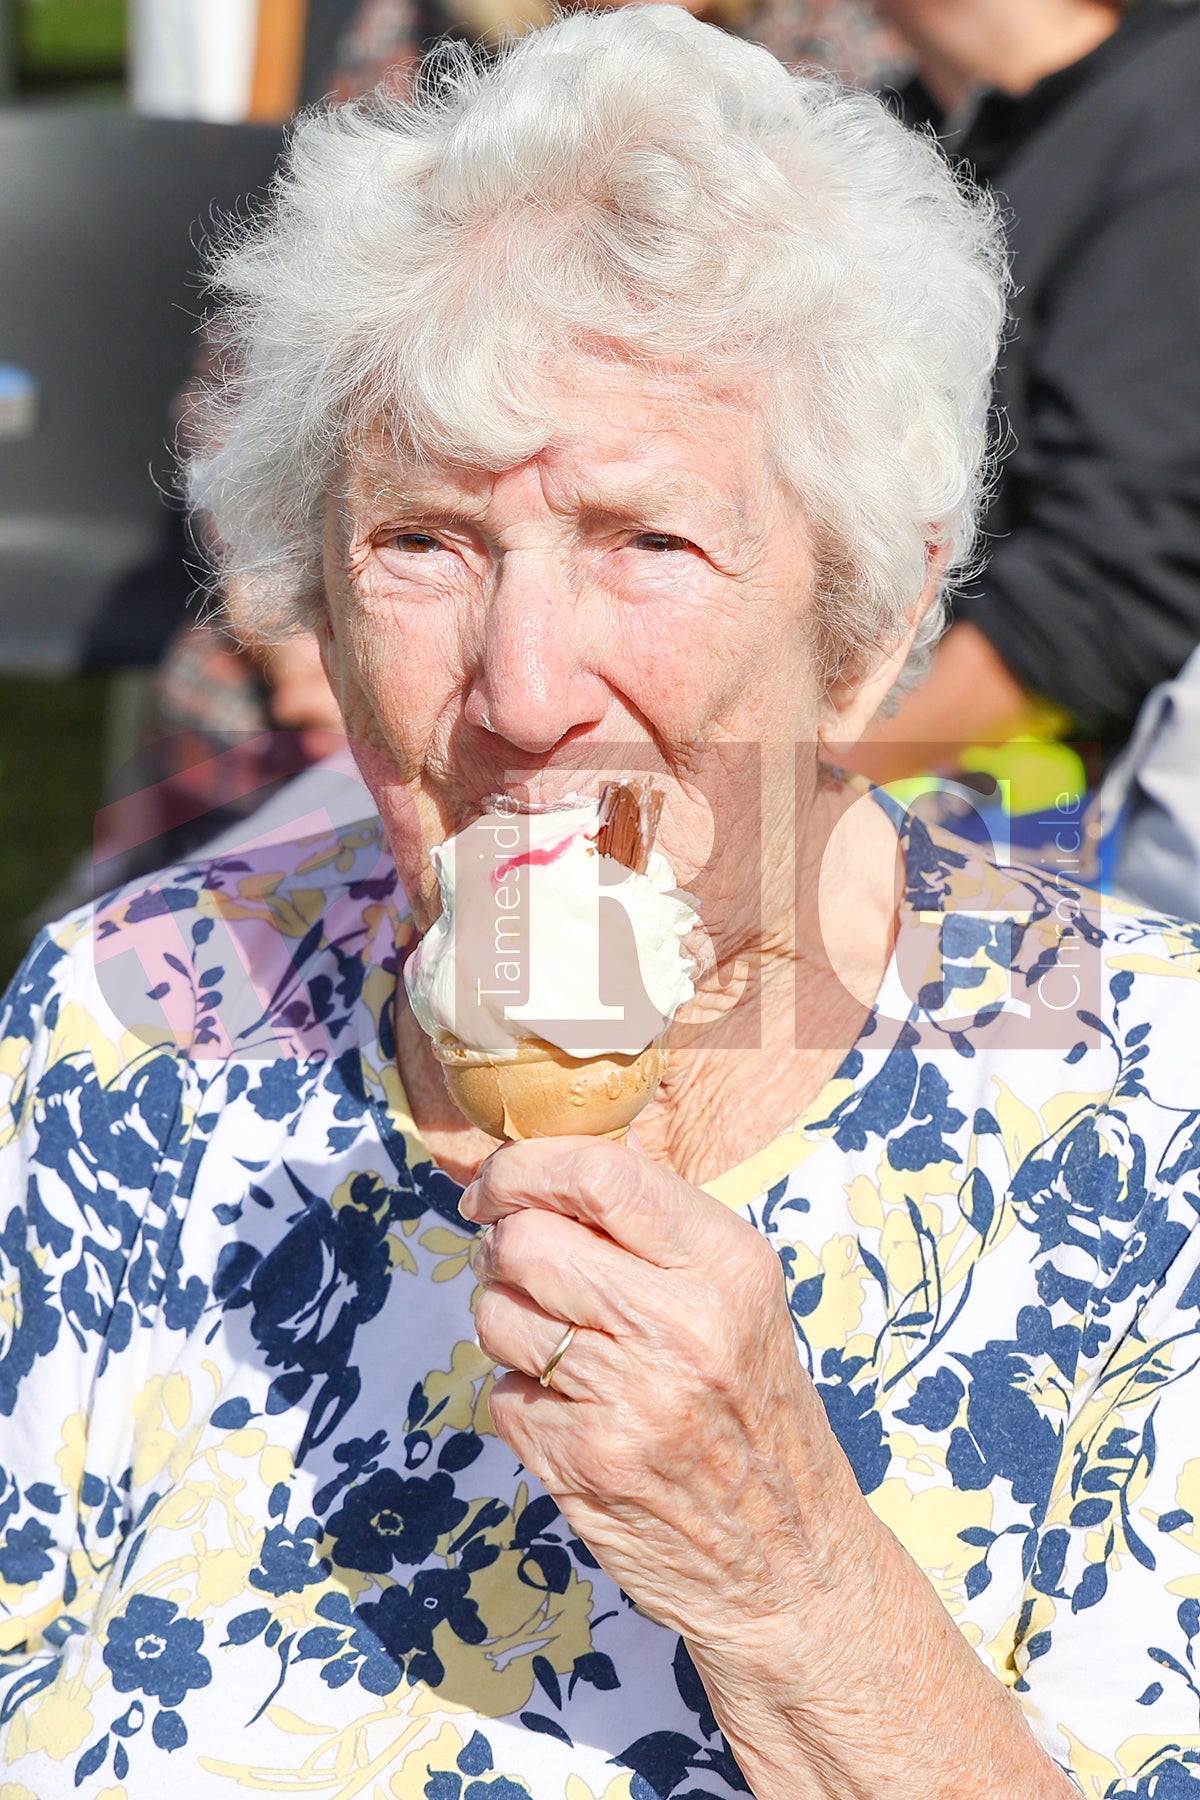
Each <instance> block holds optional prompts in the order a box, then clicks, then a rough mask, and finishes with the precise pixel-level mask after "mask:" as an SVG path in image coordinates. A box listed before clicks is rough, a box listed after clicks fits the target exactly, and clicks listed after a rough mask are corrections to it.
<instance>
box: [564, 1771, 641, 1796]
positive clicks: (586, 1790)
mask: <svg viewBox="0 0 1200 1800" xmlns="http://www.w3.org/2000/svg"><path fill="white" fill-rule="evenodd" d="M632 1782H633V1776H632V1774H627V1775H618V1776H617V1777H616V1779H615V1780H613V1781H610V1782H609V1784H608V1786H607V1787H606V1788H605V1789H604V1792H603V1793H595V1794H593V1792H592V1790H591V1788H590V1787H589V1786H588V1784H587V1782H586V1781H584V1779H583V1777H582V1776H581V1775H568V1776H567V1785H566V1789H565V1791H564V1794H563V1800H629V1794H630V1789H631V1785H632Z"/></svg>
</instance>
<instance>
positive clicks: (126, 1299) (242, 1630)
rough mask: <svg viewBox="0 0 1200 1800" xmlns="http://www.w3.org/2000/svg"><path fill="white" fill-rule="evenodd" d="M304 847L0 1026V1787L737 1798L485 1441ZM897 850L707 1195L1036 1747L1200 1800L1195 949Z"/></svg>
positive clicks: (431, 1177) (38, 958)
mask: <svg viewBox="0 0 1200 1800" xmlns="http://www.w3.org/2000/svg"><path fill="white" fill-rule="evenodd" d="M312 831H313V835H311V836H309V837H307V838H306V839H305V840H304V841H302V842H294V843H289V844H279V843H275V844H273V845H271V846H268V847H261V846H260V847H259V848H258V849H248V850H247V851H246V853H244V854H240V853H239V854H230V855H227V856H225V857H223V858H222V859H221V860H219V861H217V862H215V863H210V864H208V865H196V866H190V867H189V866H184V867H179V868H176V869H174V870H172V871H170V872H169V873H167V874H166V875H163V876H162V877H160V878H159V879H158V880H156V881H155V882H154V883H152V884H151V885H150V886H148V887H144V888H142V889H139V890H132V891H130V890H127V891H125V892H124V893H122V894H121V895H119V896H118V897H116V898H115V899H112V900H109V901H108V902H106V903H103V904H102V905H100V906H99V907H98V908H97V910H96V911H95V913H94V914H92V913H82V914H80V915H77V916H75V917H74V918H72V919H70V920H68V921H67V922H66V923H65V924H64V925H62V926H61V927H59V928H58V929H56V930H55V931H53V932H52V933H50V934H48V935H45V936H43V937H42V938H41V939H40V940H39V942H38V943H37V944H36V946H35V947H34V949H33V950H32V952H31V954H30V956H29V958H28V960H27V962H26V964H25V966H24V968H23V969H22V971H21V973H20V975H19V976H18V978H17V980H16V982H15V984H14V986H13V988H12V989H11V991H10V994H9V997H8V1000H7V1003H6V1012H5V1016H4V1020H3V1027H4V1041H3V1046H2V1049H0V1103H2V1104H3V1108H4V1110H3V1111H2V1112H0V1142H2V1143H3V1146H4V1149H3V1154H2V1156H0V1194H2V1207H0V1418H2V1421H3V1422H2V1426H0V1431H2V1440H0V1441H2V1443H3V1453H2V1461H3V1474H2V1475H0V1652H2V1655H0V1666H2V1673H0V1769H2V1770H3V1773H4V1777H5V1779H4V1781H3V1784H2V1785H0V1794H2V1795H3V1800H58V1797H60V1796H68V1795H76V1794H78V1795H80V1796H82V1800H100V1797H101V1796H103V1800H151V1797H154V1800H157V1797H158V1796H160V1795H162V1794H164V1793H169V1794H171V1795H172V1796H173V1797H177V1800H201V1797H203V1800H219V1796H221V1795H224V1794H228V1795H231V1796H233V1795H236V1794H245V1793H247V1792H257V1793H272V1794H288V1795H292V1796H297V1795H303V1796H309V1797H311V1800H352V1797H361V1800H527V1797H529V1796H532V1797H533V1800H656V1797H657V1800H668V1797H674V1800H683V1797H684V1796H685V1795H687V1796H692V1797H693V1800H696V1797H698V1796H706V1797H710V1800H731V1797H732V1796H735V1795H738V1794H744V1793H745V1792H746V1791H747V1790H746V1787H745V1783H744V1781H743V1780H742V1777H741V1775H740V1773H739V1771H738V1769H737V1767H736V1765H735V1764H734V1763H733V1761H732V1759H731V1757H730V1755H729V1752H728V1749H727V1748H726V1746H725V1744H724V1742H723V1740H722V1738H721V1735H720V1733H719V1731H718V1730H717V1727H716V1724H715V1721H714V1718H713V1714H712V1711H711V1709H710V1707H709V1704H708V1701H707V1699H706V1697H705V1694H704V1691H703V1689H702V1687H701V1685H700V1683H699V1681H698V1680H697V1677H696V1674H695V1671H694V1669H693V1667H692V1664H691V1662H690V1660H689V1658H688V1656H687V1654H686V1652H685V1650H684V1648H683V1646H682V1644H681V1642H680V1640H679V1639H678V1638H677V1637H676V1636H675V1635H674V1634H673V1633H672V1632H670V1631H668V1630H666V1629H665V1628H663V1627H661V1626H659V1625H657V1624H655V1623H653V1622H652V1621H651V1620H650V1619H648V1618H646V1617H644V1616H643V1615H641V1614H640V1613H639V1612H638V1611H637V1610H636V1609H635V1608H634V1607H633V1606H632V1605H631V1603H630V1602H629V1601H628V1600H627V1599H626V1597H625V1596H624V1595H623V1594H622V1593H621V1592H620V1591H619V1590H618V1588H617V1587H616V1586H615V1585H614V1584H613V1583H612V1582H611V1581H610V1580H609V1579H608V1577H607V1576H606V1575H605V1574H604V1573H603V1572H602V1571H601V1570H600V1569H599V1568H598V1567H597V1565H596V1562H595V1560H594V1558H593V1557H592V1556H591V1554H590V1552H589V1551H588V1549H587V1547H586V1545H585V1544H584V1543H582V1542H581V1541H580V1540H579V1539H578V1538H576V1537H575V1536H574V1535H573V1533H572V1532H571V1530H570V1528H569V1526H568V1525H567V1522H566V1520H565V1519H564V1518H563V1517H562V1516H561V1515H560V1513H559V1511H558V1508H557V1507H556V1506H555V1504H554V1502H553V1500H552V1499H550V1498H549V1497H548V1496H547V1495H546V1494H545V1493H544V1492H543V1491H542V1490H541V1489H540V1488H539V1486H538V1484H537V1482H536V1481H534V1480H532V1479H531V1478H530V1476H529V1475H528V1474H527V1473H526V1472H525V1471H524V1470H523V1469H522V1468H521V1467H520V1465H519V1464H518V1463H517V1461H516V1459H515V1457H514V1456H513V1454H512V1452H511V1451H510V1450H509V1449H508V1448H507V1447H506V1446H505V1445H504V1444H503V1443H502V1442H500V1441H499V1439H498V1438H497V1437H496V1436H495V1434H494V1433H493V1431H492V1427H491V1423H490V1420H489V1414H488V1390H489V1385H490V1382H491V1379H492V1372H491V1368H490V1365H489V1364H488V1362H487V1360H486V1358H485V1357H484V1356H483V1355H482V1354H481V1352H480V1351H479V1349H478V1347H477V1344H476V1342H475V1337H474V1331H473V1326H472V1310H471V1309H472V1300H473V1294H474V1279H473V1276H472V1272H471V1269H470V1266H469V1264H468V1260H467V1257H468V1251H469V1248H470V1240H471V1227H469V1226H467V1225H465V1224H464V1223H463V1222H462V1220H461V1219H460V1218H459V1215H458V1211H457V1202H458V1198H459V1192H460V1190H459V1188H458V1187H457V1186H456V1185H455V1183H454V1182H453V1181H451V1180H450V1179H449V1178H448V1177H447V1176H446V1175H445V1174H444V1173H442V1172H441V1171H439V1169H437V1168H436V1167H435V1166H434V1165H433V1163H432V1162H431V1160H430V1158H429V1155H428V1153H427V1152H426V1151H425V1149H424V1148H423V1146H422V1143H421V1140H420V1137H419V1134H418V1133H417V1131H416V1129H415V1128H414V1125H413V1121H412V1118H411V1116H410V1114H409V1112H408V1109H407V1105H406V1102H405V1097H404V1094H403V1092H402V1089H401V1086H400V1082H399V1079H398V1075H397V1068H396V1062H395V1043H394V1036H393V1027H392V1015H391V1008H392V1002H393V999H394V995H395V990H396V979H397V961H398V956H399V955H402V953H403V948H404V945H405V944H406V942H407V941H409V939H410V936H411V927H410V925H409V924H408V922H407V920H406V917H405V913H404V909H403V906H402V903H401V900H400V896H399V895H398V893H397V889H396V883H395V874H394V869H393V866H392V864H391V861H390V859H389V857H388V855H387V853H386V851H385V849H384V848H383V845H382V843H381V837H380V830H379V826H378V823H377V822H376V821H368V822H365V823H364V824H363V825H362V826H361V827H358V828H354V829H350V830H348V831H341V832H331V831H322V830H321V829H320V828H319V825H316V824H314V825H313V826H312ZM906 851H907V858H908V874H909V895H908V902H907V906H906V910H905V913H904V917H903V929H902V932H901V937H900V948H899V950H898V953H897V961H896V962H895V963H894V965H893V969H892V971H891V972H890V974H889V979H888V983H887V984H885V989H884V992H883V994H882V995H881V998H880V1002H879V1005H878V1007H877V1010H876V1013H875V1014H873V1015H872V1019H871V1021H870V1022H869V1023H868V1026H867V1028H866V1030H865V1031H864V1033H863V1035H862V1038H861V1039H860V1042H859V1044H858V1045H857V1047H856V1048H855V1049H854V1050H853V1051H852V1052H851V1053H850V1054H849V1055H848V1056H847V1057H846V1059H845V1061H844V1063H843V1065H842V1067H841V1069H840V1071H839V1072H838V1074H837V1075H836V1077H835V1078H834V1079H833V1080H832V1081H831V1082H830V1083H829V1085H828V1087H827V1088H826V1090H825V1091H824V1092H823V1093H822V1094H821V1095H820V1096H819V1097H818V1098H817V1099H816V1100H815V1101H814V1103H813V1104H812V1105H811V1106H810V1107H809V1108H808V1109H807V1111H806V1112H805V1114H804V1115H803V1117H802V1118H801V1119H800V1120H799V1121H798V1123H797V1124H796V1125H795V1126H794V1127H793V1128H792V1129H791V1130H789V1131H787V1132H785V1133H784V1134H783V1135H782V1136H781V1137H780V1138H779V1139H777V1140H776V1141H775V1142H774V1143H772V1144H771V1145H770V1146H769V1147H767V1148H766V1149H764V1150H763V1151H762V1152H761V1153H760V1154H758V1155H756V1156H753V1157H751V1158H750V1159H749V1160H748V1161H746V1162H745V1163H743V1164H742V1165H741V1166H739V1167H738V1168H735V1169H733V1170H731V1171H730V1172H729V1173H728V1174H726V1175H724V1176H722V1177H721V1178H720V1179H719V1180H717V1181H714V1182H713V1183H712V1184H711V1191H712V1192H714V1193H715V1194H716V1195H717V1196H718V1197H719V1198H720V1199H722V1200H723V1201H724V1202H725V1203H726V1204H728V1205H729V1206H731V1207H735V1208H737V1209H738V1210H739V1211H740V1212H741V1213H742V1214H743V1215H744V1216H745V1217H746V1218H747V1219H748V1220H749V1221H751V1223H752V1224H753V1225H754V1226H755V1227H756V1229H758V1230H759V1231H761V1232H762V1233H763V1234H764V1235H765V1236H767V1237H768V1238H769V1240H770V1241H771V1243H772V1244H774V1245H775V1246H776V1248H777V1250H778V1253H779V1257H780V1260H781V1263H782V1266H783V1270H784V1273H785V1276H786V1287H787V1297H788V1302H789V1305H790V1308H791V1314H792V1318H793V1320H794V1324H795V1333H796V1347H797V1355H798V1356H799V1357H800V1358H801V1359H802V1361H803V1363H804V1365H805V1367H806V1368H808V1369H809V1370H810V1371H811V1373H812V1376H813V1379H814V1381H815V1382H816V1384H817V1387H818V1391H819V1393H820V1395H821V1398H822V1401H823V1403H824V1405H825V1407H826V1409H827V1412H828V1415H829V1418H830V1421H831V1423H832V1426H833V1429H834V1430H835V1431H836V1433H837V1435H838V1437H839V1439H840V1441H841V1443H842V1445H843V1446H844V1448H845V1450H846V1453H847V1455H848V1456H849V1458H850V1460H851V1462H852V1464H853V1467H854V1470H855V1474H856V1476H857V1479H858V1481H859V1484H860V1486H861V1488H862V1490H863V1492H864V1493H865V1494H866V1495H867V1497H868V1499H869V1502H870V1504H871V1506H872V1507H873V1508H874V1509H875V1511H876V1512H877V1513H878V1515H879V1516H880V1517H881V1518H882V1519H884V1520H886V1522H887V1524H888V1525H889V1526H890V1527H891V1528H892V1529H893V1530H894V1531H895V1533H896V1534H897V1536H898V1537H899V1539H900V1540H901V1542H902V1543H903V1544H905V1545H906V1546H907V1548H908V1550H909V1552H910V1553H911V1554H912V1556H913V1557H914V1558H915V1559H916V1561H917V1562H918V1563H919V1565H920V1566H921V1567H922V1568H923V1569H924V1570H925V1571H927V1573H928V1575H929V1578H930V1579H931V1581H932V1582H933V1583H934V1585H935V1587H936V1589H937V1591H938V1593H939V1594H940V1596H941V1597H942V1600H943V1601H944V1603H945V1605H946V1607H947V1608H948V1610H949V1612H950V1614H951V1615H952V1617H953V1618H954V1620H955V1621H956V1623H957V1625H958V1628H959V1629H960V1630H961V1631H962V1632H963V1634H964V1636H965V1637H966V1638H967V1639H968V1641H969V1642H970V1643H971V1644H972V1645H974V1646H975V1647H976V1649H977V1650H978V1653H979V1655H980V1656H981V1657H982V1658H983V1659H984V1661H985V1662H986V1663H987V1664H988V1666H989V1667H991V1668H992V1669H994V1671H995V1672H996V1674H997V1675H998V1676H999V1678H1000V1679H1001V1680H1002V1681H1004V1682H1006V1683H1007V1684H1009V1685H1010V1686H1011V1687H1012V1688H1013V1689H1014V1690H1015V1691H1016V1693H1017V1695H1018V1696H1019V1699H1020V1703H1021V1705H1022V1706H1023V1707H1024V1708H1025V1710H1026V1712H1027V1714H1028V1716H1029V1718H1030V1720H1031V1722H1032V1724H1033V1727H1034V1729H1035V1730H1036V1732H1037V1734H1038V1736H1039V1738H1040V1739H1041V1741H1042V1742H1043V1743H1044V1744H1045V1745H1047V1746H1048V1748H1049V1749H1050V1751H1051V1752H1052V1753H1053V1755H1054V1756H1055V1757H1057V1758H1058V1759H1059V1760H1060V1761H1061V1763H1062V1764H1063V1765H1064V1766H1065V1767H1067V1768H1069V1769H1070V1770H1071V1771H1072V1773H1073V1774H1074V1776H1075V1779H1076V1781H1077V1782H1078V1784H1079V1786H1080V1787H1081V1789H1082V1791H1083V1792H1084V1793H1085V1794H1086V1795H1088V1796H1090V1797H1092V1800H1099V1797H1100V1796H1106V1797H1108V1800H1113V1797H1115V1796H1122V1797H1123V1800H1133V1797H1135V1796H1136V1797H1137V1800H1168V1796H1170V1797H1171V1800H1178V1797H1180V1796H1185V1795H1197V1794H1200V1729H1198V1717H1197V1701H1198V1698H1200V1675H1198V1674H1197V1665H1196V1653H1197V1648H1198V1646H1200V1438H1198V1435H1197V1428H1196V1421H1197V1418H1198V1417H1200V1391H1198V1390H1200V1367H1198V1365H1200V1231H1198V1229H1197V1216H1198V1214H1200V1094H1198V1093H1197V1087H1196V1075H1195V1054H1194V1047H1195V1042H1196V1035H1197V1027H1196V1012H1197V1006H1198V1004H1200V982H1198V981H1197V974H1196V971H1197V968H1198V967H1200V930H1198V929H1197V928H1195V927H1184V926H1177V925H1174V924H1171V923H1169V922H1165V921H1162V920H1158V919H1155V918H1147V917H1141V916H1139V915H1137V914H1136V913H1133V912H1129V911H1121V910H1115V909H1114V910H1110V909H1108V908H1105V910H1104V912H1103V914H1102V915H1100V914H1098V913H1096V914H1094V913H1092V912H1090V911H1089V910H1088V909H1087V906H1086V905H1085V906H1084V909H1083V911H1081V912H1078V914H1077V915H1076V912H1075V911H1073V910H1072V909H1071V908H1070V907H1068V908H1066V909H1064V906H1063V897H1064V892H1066V891H1068V890H1066V889H1064V886H1063V882H1062V880H1061V879H1058V880H1056V881H1053V882H1052V881H1050V880H1049V879H1048V878H1047V877H1045V876H1043V875H1035V874H1031V873H1028V872H1023V871H1021V870H998V869H997V868H996V867H995V866H994V865H990V864H986V863H981V862H975V861H972V859H971V856H970V854H969V853H967V852H964V851H963V850H962V849H961V848H960V847H958V846H956V844H955V842H954V840H951V839H944V838H936V837H931V836H930V835H929V834H928V833H927V832H926V831H925V830H924V829H923V828H922V827H920V826H919V825H916V824H912V823H910V825H909V826H908V828H907V843H906ZM1064 920H1067V921H1068V923H1066V924H1064ZM917 928H920V929H924V930H931V931H932V934H933V939H934V941H935V942H936V943H937V945H938V948H939V953H940V965H941V969H942V974H941V977H940V978H939V979H938V980H935V981H931V982H924V983H922V985H921V989H920V994H919V998H918V1000H917V1002H916V1003H915V1004H912V1005H907V1003H905V1002H904V1001H903V1000H902V999H901V998H899V992H900V990H899V988H898V987H897V984H898V983H899V982H900V970H901V965H902V963H903V946H904V944H905V942H906V934H907V933H909V931H910V929H911V930H916V929H917ZM1047 983H1050V986H1049V987H1047ZM907 984H908V977H907V976H906V977H905V981H904V984H902V985H907ZM1038 998H1040V999H1041V1000H1042V1001H1044V1003H1045V1007H1044V1009H1043V1017H1042V1021H1041V1023H1042V1026H1045V1024H1046V1022H1047V1020H1051V1021H1052V1020H1053V1019H1057V1020H1058V1025H1059V1032H1058V1036H1057V1037H1056V1038H1055V1040H1054V1041H1053V1042H1050V1041H1049V1040H1044V1039H1040V1038H1039V1037H1038V1035H1037V1032H1033V1033H1032V1034H1031V1029H1030V1018H1031V1017H1032V1016H1033V1014H1034V1013H1035V1011H1036V1008H1035V1007H1034V1005H1033V1002H1034V1001H1035V999H1038ZM889 1018H890V1020H891V1021H892V1024H890V1025H889V1024H887V1020H888V1019H889ZM870 1628H871V1621H869V1620H855V1621H854V1622H853V1630H854V1631H856V1632H862V1631H867V1630H870Z"/></svg>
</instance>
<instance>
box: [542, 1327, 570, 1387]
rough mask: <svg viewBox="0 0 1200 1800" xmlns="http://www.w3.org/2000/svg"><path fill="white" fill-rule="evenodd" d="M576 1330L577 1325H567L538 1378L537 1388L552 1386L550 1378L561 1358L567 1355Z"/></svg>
mask: <svg viewBox="0 0 1200 1800" xmlns="http://www.w3.org/2000/svg"><path fill="white" fill-rule="evenodd" d="M578 1330H579V1327H578V1325H568V1326H567V1329H566V1330H565V1331H564V1332H563V1334H562V1336H561V1337H560V1338H559V1340H558V1343H557V1344H556V1345H555V1347H554V1354H553V1355H552V1356H551V1358H550V1361H549V1362H548V1363H547V1364H546V1366H545V1368H544V1369H543V1370H542V1372H541V1374H540V1375H539V1376H538V1386H539V1387H550V1386H551V1385H552V1384H551V1380H550V1377H551V1376H552V1375H553V1374H554V1371H555V1369H557V1367H558V1365H559V1363H560V1362H561V1361H562V1359H563V1357H564V1356H565V1355H566V1354H567V1351H568V1350H569V1349H570V1348H571V1345H572V1343H573V1342H574V1339H575V1333H576V1332H577V1331H578Z"/></svg>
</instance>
